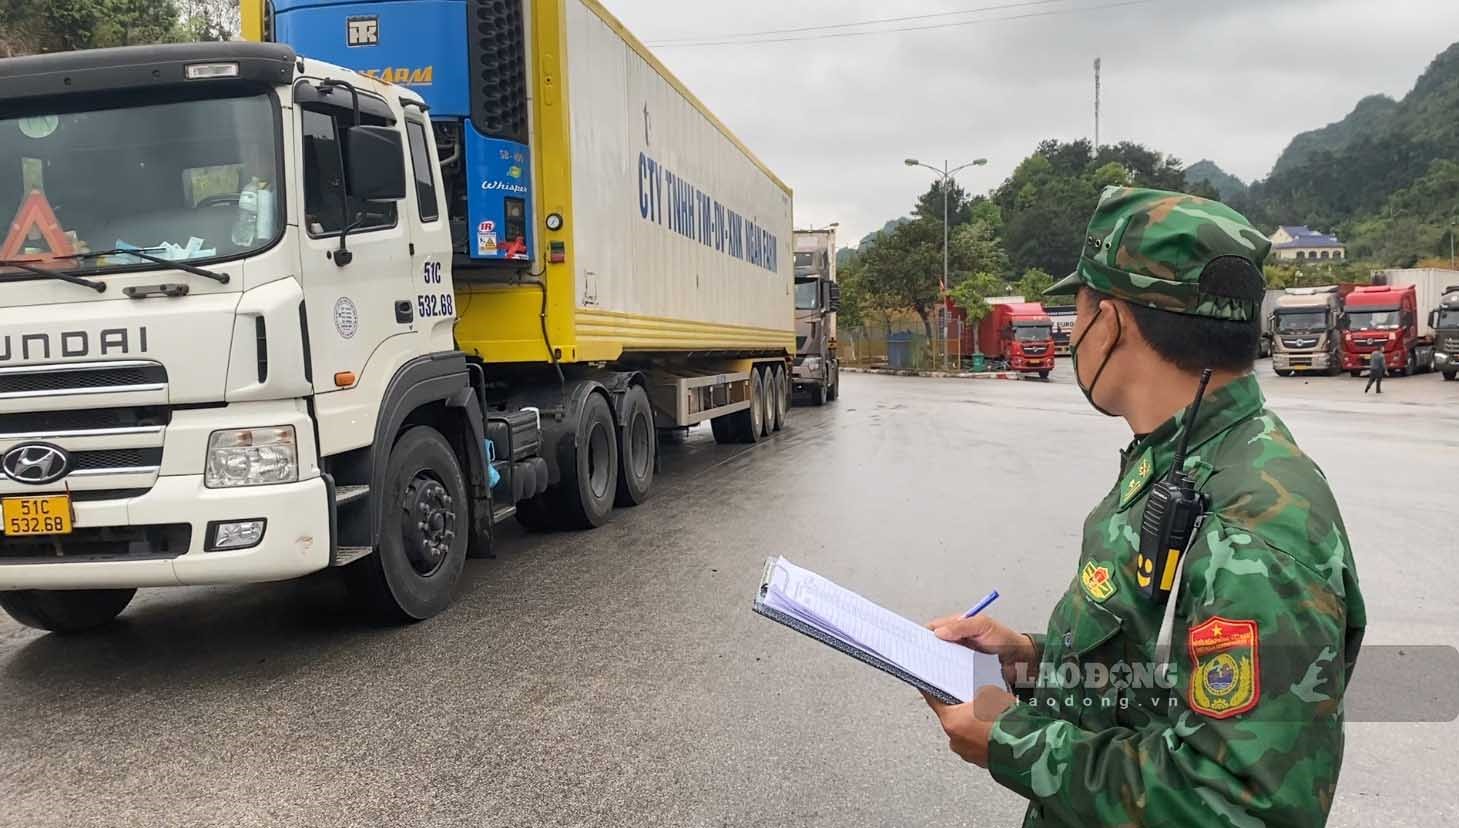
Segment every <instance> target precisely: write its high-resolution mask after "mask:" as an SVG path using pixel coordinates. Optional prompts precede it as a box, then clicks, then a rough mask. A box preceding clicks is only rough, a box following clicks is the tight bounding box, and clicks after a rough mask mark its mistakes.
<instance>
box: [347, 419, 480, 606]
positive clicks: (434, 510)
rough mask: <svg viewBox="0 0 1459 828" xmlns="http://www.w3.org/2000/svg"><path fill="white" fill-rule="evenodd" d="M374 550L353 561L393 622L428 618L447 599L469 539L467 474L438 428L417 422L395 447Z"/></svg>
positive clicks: (363, 586) (367, 597) (357, 579)
mask: <svg viewBox="0 0 1459 828" xmlns="http://www.w3.org/2000/svg"><path fill="white" fill-rule="evenodd" d="M388 462H389V468H388V470H387V471H386V477H385V489H384V491H382V492H381V493H380V501H379V502H380V504H381V509H382V510H383V513H384V516H383V519H382V521H381V524H380V539H379V545H378V546H376V548H375V554H373V555H370V556H368V557H366V558H364V559H363V560H361V561H359V562H358V563H355V564H353V565H351V566H350V567H349V573H350V578H351V586H352V587H353V589H354V590H355V593H356V595H357V596H358V597H359V598H360V599H361V600H362V601H363V603H364V604H365V606H366V607H367V608H369V610H370V611H371V612H372V613H374V614H375V615H377V616H378V617H380V618H381V620H384V621H388V622H392V623H402V622H404V623H409V622H414V621H424V620H426V619H427V618H430V617H432V616H434V615H437V614H439V613H440V612H441V611H442V610H444V609H446V607H447V606H449V605H450V603H451V599H452V597H454V596H455V594H456V585H457V583H458V582H459V581H460V580H461V569H462V567H463V566H465V564H466V547H467V544H468V541H469V540H470V532H471V529H470V520H469V511H470V510H469V502H468V500H467V491H466V479H465V477H464V476H463V475H462V474H461V463H460V461H458V460H457V459H456V452H455V451H454V450H452V448H451V444H450V443H449V442H447V441H446V438H445V437H443V436H442V435H441V433H440V432H439V431H436V430H435V429H433V428H430V427H428V426H416V427H415V428H412V429H411V430H409V431H407V432H405V434H404V435H402V436H401V437H400V439H399V440H397V441H396V442H395V447H394V448H392V449H391V450H390V459H389V461H388Z"/></svg>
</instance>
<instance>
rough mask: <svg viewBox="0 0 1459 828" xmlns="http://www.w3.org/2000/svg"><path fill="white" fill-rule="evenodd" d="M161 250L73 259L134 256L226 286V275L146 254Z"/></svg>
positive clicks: (91, 254) (85, 256)
mask: <svg viewBox="0 0 1459 828" xmlns="http://www.w3.org/2000/svg"><path fill="white" fill-rule="evenodd" d="M161 249H162V248H160V247H148V248H144V249H142V250H132V249H130V248H128V249H126V250H121V249H117V250H93V251H91V252H89V253H77V254H76V255H75V257H74V258H77V259H97V258H100V257H102V256H136V257H137V258H139V259H144V260H146V261H149V262H152V263H153V264H160V265H167V266H168V267H173V268H176V269H178V270H181V271H182V272H184V273H191V274H193V275H194V276H202V277H203V278H205V279H212V280H213V281H215V282H217V283H218V284H220V285H226V284H228V274H226V273H219V272H217V271H216V270H208V269H207V268H203V267H198V266H197V265H190V264H188V263H187V262H179V261H174V260H173V259H164V258H162V257H161V256H154V255H152V254H151V253H148V252H147V251H148V250H161Z"/></svg>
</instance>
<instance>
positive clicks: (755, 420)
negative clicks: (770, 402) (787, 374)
mask: <svg viewBox="0 0 1459 828" xmlns="http://www.w3.org/2000/svg"><path fill="white" fill-rule="evenodd" d="M734 418H735V429H736V431H738V432H739V438H740V439H739V441H740V442H741V443H758V442H760V440H761V438H763V437H764V432H765V374H764V372H762V371H758V370H754V369H752V370H751V371H750V407H749V408H748V409H746V410H745V411H739V412H736V413H735V414H734Z"/></svg>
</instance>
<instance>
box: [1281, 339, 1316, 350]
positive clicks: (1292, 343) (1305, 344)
mask: <svg viewBox="0 0 1459 828" xmlns="http://www.w3.org/2000/svg"><path fill="white" fill-rule="evenodd" d="M1282 344H1283V345H1285V346H1287V347H1288V348H1316V347H1317V337H1315V336H1307V337H1303V336H1288V337H1284V338H1283V339H1282Z"/></svg>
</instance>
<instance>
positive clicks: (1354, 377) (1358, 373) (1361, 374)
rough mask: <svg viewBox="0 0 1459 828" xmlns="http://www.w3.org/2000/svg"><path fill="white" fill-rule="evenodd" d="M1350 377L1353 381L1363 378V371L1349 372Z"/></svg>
mask: <svg viewBox="0 0 1459 828" xmlns="http://www.w3.org/2000/svg"><path fill="white" fill-rule="evenodd" d="M1348 376H1350V377H1352V378H1353V379H1358V378H1359V377H1361V376H1363V372H1362V371H1349V372H1348Z"/></svg>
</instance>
